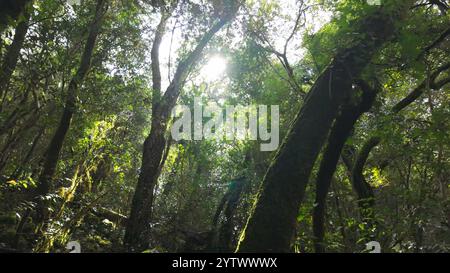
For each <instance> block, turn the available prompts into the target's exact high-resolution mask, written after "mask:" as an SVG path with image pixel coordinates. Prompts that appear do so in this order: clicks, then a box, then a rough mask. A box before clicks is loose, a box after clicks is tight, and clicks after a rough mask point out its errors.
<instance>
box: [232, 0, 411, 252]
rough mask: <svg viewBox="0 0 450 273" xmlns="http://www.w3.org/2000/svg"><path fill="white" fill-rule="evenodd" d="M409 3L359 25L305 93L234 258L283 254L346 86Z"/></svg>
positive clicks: (382, 10) (381, 11)
mask: <svg viewBox="0 0 450 273" xmlns="http://www.w3.org/2000/svg"><path fill="white" fill-rule="evenodd" d="M413 2H414V1H412V0H408V1H396V2H395V3H393V5H392V6H390V8H391V10H390V9H389V8H388V7H385V6H382V7H380V9H377V10H376V11H375V12H374V13H373V14H371V15H369V16H367V18H364V19H363V20H360V22H359V30H358V31H356V32H357V33H361V35H365V37H364V38H363V39H361V40H359V41H358V42H356V43H355V45H353V46H352V47H349V48H347V49H344V50H342V51H341V52H340V53H338V54H337V55H336V56H335V58H334V59H333V61H332V62H331V64H330V65H329V66H328V67H327V68H326V69H325V71H324V72H323V73H322V74H321V76H320V77H319V78H318V79H317V81H316V83H315V84H314V86H313V87H312V89H311V91H310V92H309V94H308V96H307V98H306V101H305V103H304V105H303V107H302V109H301V110H300V112H299V114H298V115H297V117H296V119H295V121H294V123H293V126H292V127H291V129H290V132H289V133H288V135H287V136H286V139H285V140H284V143H283V145H282V146H281V147H280V149H279V151H278V153H277V155H276V157H275V159H274V160H273V162H272V165H271V166H270V167H269V170H268V171H267V173H266V176H265V178H264V181H263V183H262V188H261V190H260V193H259V195H258V198H257V201H256V204H255V206H254V209H253V211H252V213H251V216H250V217H249V220H248V222H247V226H246V228H245V231H244V234H243V236H242V239H241V242H240V244H239V246H238V249H237V251H238V252H288V251H289V250H290V245H291V241H292V238H293V237H294V235H295V234H294V230H295V225H296V219H297V215H298V210H299V207H300V203H301V201H302V199H303V196H304V192H305V188H306V185H307V182H308V180H309V176H310V174H311V170H312V168H313V165H314V163H315V161H316V159H317V156H318V154H319V152H320V150H321V147H322V145H323V142H324V140H325V138H326V136H327V134H328V132H329V130H330V127H331V124H332V122H333V120H334V119H335V118H336V116H337V113H338V108H339V106H340V105H342V103H343V101H344V99H345V97H346V96H347V93H348V92H349V90H350V89H351V84H352V82H353V80H354V79H355V78H357V77H358V76H359V75H360V74H361V72H362V70H363V69H364V68H365V67H366V65H367V64H368V63H369V61H370V60H371V59H372V57H373V55H374V54H375V53H376V52H377V51H378V50H379V49H380V48H381V46H382V45H383V44H384V43H385V42H386V41H387V40H388V39H389V38H390V37H391V36H392V34H393V30H394V29H395V23H396V22H397V21H399V20H401V18H403V17H404V15H405V14H406V12H407V10H408V9H409V7H410V5H412V3H413Z"/></svg>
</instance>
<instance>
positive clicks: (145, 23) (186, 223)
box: [0, 0, 450, 253]
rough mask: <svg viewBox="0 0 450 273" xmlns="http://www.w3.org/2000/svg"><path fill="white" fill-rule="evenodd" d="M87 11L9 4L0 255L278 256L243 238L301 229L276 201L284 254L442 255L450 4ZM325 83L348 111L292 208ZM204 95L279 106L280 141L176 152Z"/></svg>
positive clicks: (202, 1) (272, 2) (197, 4)
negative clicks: (184, 109) (187, 118)
mask: <svg viewBox="0 0 450 273" xmlns="http://www.w3.org/2000/svg"><path fill="white" fill-rule="evenodd" d="M7 2H8V3H7ZM22 2H23V3H22ZM76 2H77V1H68V3H66V1H61V0H42V1H17V2H16V4H17V5H19V6H18V7H15V9H14V13H11V14H10V15H9V17H3V16H2V18H8V19H7V20H5V22H3V21H0V31H1V33H0V37H1V44H0V57H1V59H0V60H1V64H0V65H1V70H0V252H14V251H19V252H32V251H34V252H67V250H66V245H67V243H68V242H70V241H78V242H80V244H81V245H82V249H83V252H122V251H139V252H143V251H146V252H155V251H158V252H192V251H200V252H202V251H206V252H233V251H235V250H236V249H238V250H239V248H241V249H243V250H249V251H267V250H268V249H267V248H264V247H262V245H263V244H264V243H267V244H268V245H270V239H269V238H264V237H262V238H257V239H258V240H260V241H261V245H260V246H259V245H257V244H256V245H255V244H254V243H252V242H253V241H252V240H253V239H252V237H251V236H250V235H251V234H255V237H258V236H259V234H265V231H267V232H273V230H272V229H271V227H270V225H269V226H267V227H266V226H263V225H261V224H260V223H261V221H260V220H258V219H260V218H259V217H262V218H261V219H265V221H267V222H270V221H272V220H273V219H271V216H270V215H272V213H276V214H277V215H279V217H281V219H288V218H289V216H288V213H287V210H286V211H284V210H280V211H275V212H273V211H272V212H271V211H270V208H268V207H270V205H271V204H270V203H264V202H266V201H267V200H280V199H281V200H287V201H289V202H290V203H294V204H295V205H293V206H292V209H294V210H295V219H294V220H295V223H293V222H292V221H291V222H292V225H293V227H294V228H293V233H294V236H290V234H285V237H289V238H288V240H289V250H290V251H292V252H300V253H304V252H322V251H327V252H363V251H365V244H366V243H367V242H368V241H373V240H375V241H379V242H380V244H381V246H382V250H383V251H384V252H448V251H450V183H449V177H450V146H449V144H450V134H449V132H450V119H449V116H450V92H449V82H450V70H449V69H450V58H449V56H450V54H449V53H450V38H449V37H450V36H449V34H450V29H449V25H450V24H449V22H450V20H449V19H450V17H449V16H450V15H449V13H450V12H448V7H449V5H450V4H449V1H446V0H440V1H431V0H418V1H411V0H408V1H387V0H386V1H381V5H376V4H375V5H374V4H373V3H372V2H373V1H363V0H358V1H354V0H352V1H350V0H320V1H319V0H292V1H276V0H248V1H237V0H228V1H227V0H223V1H220V0H195V1H194V0H165V1H164V0H159V1H148V0H132V1H131V0H130V1H119V0H83V1H79V3H78V4H76ZM0 3H1V5H2V7H0V9H1V10H2V13H8V12H9V8H10V7H9V8H8V9H7V8H6V7H7V5H11V4H10V3H9V1H1V2H0ZM399 3H403V4H399ZM404 3H408V4H407V6H406V4H404ZM403 6H404V7H403ZM17 14H19V15H17ZM382 16H388V18H390V21H389V24H392V25H391V27H389V29H381V28H383V26H381V25H371V24H370V23H373V22H377V20H379V18H380V17H382ZM382 18H384V17H382ZM2 20H4V19H2ZM391 21H392V22H391ZM386 26H389V25H388V23H386ZM378 28H380V29H378ZM372 42H373V43H372ZM361 45H362V46H361ZM361 48H362V49H361ZM358 50H359V51H358ZM346 54H347V55H346ZM347 56H350V57H351V58H352V59H350V57H348V58H347ZM218 60H219V61H218ZM342 60H344V61H348V63H351V65H350V66H351V67H349V69H348V70H346V72H343V73H341V74H339V71H338V72H335V74H334V75H335V77H338V78H339V77H341V78H343V79H342V85H340V83H335V82H339V79H337V80H335V79H334V78H333V74H330V76H329V77H328V74H327V73H328V72H327V71H331V72H330V73H332V72H333V67H334V66H333V65H334V64H338V65H339V64H340V63H343V62H344V61H342ZM349 60H350V61H349ZM353 64H354V65H353ZM345 65H346V64H345V63H344V64H343V66H344V67H345ZM225 66H226V69H225ZM336 66H337V65H336ZM359 66H361V69H359V70H358V69H357V68H359ZM330 67H331V70H330ZM215 70H218V71H215ZM353 71H355V73H356V72H357V73H358V75H355V74H354V73H352V72H353ZM214 73H216V74H217V75H214ZM347 83H348V85H347ZM321 84H323V85H325V86H326V87H327V88H328V87H330V88H329V90H328V89H327V90H326V92H325V93H327V94H328V93H329V98H326V99H323V101H324V104H323V107H321V108H323V109H320V110H318V111H328V109H330V111H331V108H332V106H333V105H334V106H335V107H336V113H335V114H336V115H335V116H333V117H332V120H330V126H329V128H326V129H327V130H326V132H324V134H322V136H323V140H324V141H323V143H320V147H318V150H317V152H318V155H317V158H316V157H313V156H312V158H311V160H310V161H311V162H310V163H311V173H307V172H305V175H306V177H307V181H306V182H308V181H309V183H306V182H305V183H304V187H305V188H304V193H301V194H300V192H299V195H298V196H297V195H295V198H294V197H293V198H292V199H289V198H290V197H292V194H291V193H290V192H289V189H294V188H291V187H290V185H289V184H288V183H291V182H289V181H288V179H287V178H292V181H293V182H292V183H297V180H298V183H302V182H300V180H301V179H300V178H299V177H301V175H302V174H298V173H297V172H302V170H303V169H302V168H303V166H291V165H293V164H292V162H304V161H301V160H300V161H295V159H292V161H290V160H286V158H289V157H287V156H283V155H284V154H285V153H283V152H284V151H286V150H289V151H290V154H292V156H297V155H298V156H299V157H301V156H302V153H305V154H307V153H308V151H306V150H301V149H300V148H299V149H300V150H299V151H297V150H296V148H295V147H296V146H297V144H298V147H303V146H301V145H300V144H299V143H295V142H294V141H293V140H295V139H297V138H295V137H296V136H297V135H300V137H299V138H298V139H302V138H301V135H302V134H303V135H307V134H308V133H309V132H304V131H301V130H299V132H298V134H297V132H296V128H306V127H301V126H300V125H299V126H297V125H296V124H302V123H301V122H302V120H303V119H304V120H310V121H315V120H316V118H319V117H320V116H321V113H317V115H311V116H308V115H307V114H306V113H309V112H308V111H307V110H305V109H310V111H311V112H313V111H314V110H315V109H314V108H311V107H312V105H313V104H312V103H313V102H314V101H315V99H316V96H315V94H316V93H315V92H317V94H319V93H318V92H320V86H321ZM335 84H336V85H335ZM332 86H333V87H334V86H341V87H342V89H346V90H334V89H333V88H331V87H332ZM347 87H348V88H347ZM344 91H345V92H346V95H345V97H344V96H343V97H342V99H341V100H340V99H339V96H338V95H334V94H335V93H336V94H338V93H339V92H342V93H344ZM368 92H369V93H370V92H372V93H371V94H373V100H372V101H370V103H368V104H369V105H366V106H367V107H366V108H367V109H364V110H362V108H364V106H363V105H362V104H363V103H364V102H366V103H367V101H366V98H367V97H366V95H367V94H369V93H368ZM194 98H200V99H201V100H202V101H203V103H204V104H205V105H206V104H208V103H210V102H215V103H216V104H217V105H219V106H220V107H223V108H225V107H227V106H230V105H238V104H239V105H279V109H280V125H279V126H280V142H283V139H285V141H284V142H283V143H281V144H280V146H279V150H278V151H274V152H264V151H261V150H260V144H261V142H262V141H260V140H258V141H254V140H238V139H235V140H225V139H207V140H201V141H200V140H192V141H190V140H175V139H173V138H172V136H171V135H170V126H171V124H172V120H171V118H170V114H171V109H172V106H175V105H176V104H178V105H187V106H189V107H190V108H191V110H192V112H194V109H193V107H194ZM318 99H319V97H318V96H317V100H318ZM325 100H331V102H332V103H333V104H330V105H331V106H330V107H328V104H326V102H325ZM308 103H311V104H308ZM334 103H335V104H334ZM310 105H311V107H310ZM352 107H353V108H352ZM358 107H359V108H358ZM348 109H350V110H349V111H350V113H357V116H356V117H354V121H353V122H351V119H349V118H348V117H347V118H346V116H345V114H344V113H345V111H346V110H348ZM298 113H300V114H298ZM302 113H303V114H302ZM305 115H306V116H305ZM330 117H331V116H330ZM340 118H342V120H341V121H342V122H344V123H345V122H347V123H349V124H348V130H347V132H345V133H343V134H341V135H339V131H338V130H339V129H341V130H342V128H344V127H341V125H339V124H341V123H339V119H340ZM205 119H207V118H205ZM297 122H298V123H297ZM331 122H332V124H331ZM344 123H342V124H344ZM321 124H322V123H321V122H319V124H317V125H318V126H319V125H321ZM332 125H334V126H332ZM323 126H325V125H323ZM272 129H273V128H272ZM324 130H325V127H324ZM311 133H312V132H311ZM337 135H339V138H338V137H337ZM340 139H342V141H341V142H339V140H340ZM290 140H292V141H290ZM291 143H292V144H295V145H293V146H290V145H291ZM336 143H340V144H341V146H342V147H340V148H339V149H337V147H338V146H339V144H336ZM305 145H306V144H305ZM294 146H295V147H294ZM333 148H336V149H334V150H333ZM333 152H334V154H335V162H334V164H333V160H330V159H329V155H330V156H331V155H332V154H333ZM328 153H330V154H328ZM292 156H291V157H290V158H292ZM331 157H332V156H331ZM327 164H328V165H327ZM278 166H285V169H281V167H278ZM289 168H290V169H289ZM281 170H283V171H281ZM290 170H291V171H290ZM277 171H280V172H282V173H283V174H285V175H282V176H275V177H274V178H272V176H274V175H272V176H271V174H275V173H276V172H277ZM322 171H324V172H327V173H329V175H330V177H329V179H328V180H329V182H330V183H329V185H327V186H326V183H327V182H326V181H327V179H324V180H323V181H324V182H321V181H322V180H321V179H322V178H323V177H327V175H326V174H323V176H322V174H321V172H322ZM277 177H278V178H277ZM297 178H299V179H297ZM277 179H278V180H277ZM271 183H277V184H276V185H281V186H280V188H279V189H280V191H278V188H277V189H276V190H274V191H272V193H273V195H271V189H272V186H271V185H272V184H271ZM321 183H325V184H321ZM358 183H359V184H358ZM284 185H285V186H284ZM302 185H303V184H302ZM295 189H297V188H295ZM320 194H322V195H323V197H324V198H322V199H323V200H322V199H321V198H318V196H319V195H320ZM301 199H302V200H301ZM300 203H301V205H300ZM297 205H298V206H299V209H298V210H297V207H296V206H297ZM275 207H276V204H274V208H275ZM280 207H281V205H280ZM318 207H320V208H323V213H322V214H323V216H322V217H323V219H322V218H320V219H322V223H321V222H320V219H319V220H317V221H318V222H316V219H313V215H314V217H319V216H316V215H320V213H319V212H318V213H315V212H314V211H315V209H316V210H317V208H318ZM264 216H267V217H268V218H267V219H266V218H264ZM286 221H287V222H289V221H290V219H289V221H288V220H286ZM274 222H277V223H275V224H280V225H281V224H282V223H281V222H282V221H274ZM287 226H288V225H287ZM313 226H314V228H313ZM321 228H322V229H323V230H322V233H323V234H322V235H320V233H321V230H320V229H321ZM262 229H266V230H265V231H261V230H262ZM318 234H319V235H318ZM282 237H283V236H281V235H280V238H282ZM321 237H323V238H321ZM273 238H277V235H276V234H274V237H273ZM281 241H282V240H280V242H281ZM238 245H239V247H238ZM280 247H281V248H282V247H283V246H280ZM281 248H280V249H281ZM274 249H276V250H278V249H279V248H277V247H274Z"/></svg>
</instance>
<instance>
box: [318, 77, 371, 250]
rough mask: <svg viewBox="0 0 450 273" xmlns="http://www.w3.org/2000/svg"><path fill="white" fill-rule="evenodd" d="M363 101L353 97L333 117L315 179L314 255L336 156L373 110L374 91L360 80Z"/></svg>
mask: <svg viewBox="0 0 450 273" xmlns="http://www.w3.org/2000/svg"><path fill="white" fill-rule="evenodd" d="M359 85H360V87H361V89H362V90H363V92H362V98H361V100H360V101H359V102H356V103H355V102H352V101H353V100H355V98H353V99H350V102H348V103H346V104H345V105H344V106H343V107H342V109H341V112H340V114H339V116H338V117H337V118H336V121H335V123H334V125H333V127H332V129H331V133H330V136H329V137H328V144H327V146H326V148H325V151H324V153H323V158H322V161H321V163H320V168H319V172H318V174H317V179H316V200H315V206H314V210H313V233H314V237H315V242H314V247H315V251H316V252H317V253H322V252H325V246H324V244H323V238H324V235H325V225H324V222H325V210H326V208H325V205H326V197H327V195H328V191H329V188H330V185H331V180H332V177H333V175H334V172H335V171H336V166H337V163H338V161H339V157H340V155H341V152H342V148H343V147H344V144H345V142H346V141H347V139H348V137H349V136H350V135H351V133H352V131H353V129H354V126H355V124H356V122H357V121H358V119H359V118H360V117H361V115H362V114H363V113H365V112H367V111H369V110H370V108H371V107H372V105H373V103H374V101H375V98H376V94H377V93H378V92H377V90H379V89H372V88H370V87H369V86H368V85H367V84H366V83H364V82H361V81H359Z"/></svg>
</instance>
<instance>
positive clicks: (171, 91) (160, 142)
mask: <svg viewBox="0 0 450 273" xmlns="http://www.w3.org/2000/svg"><path fill="white" fill-rule="evenodd" d="M231 18H232V16H225V17H222V18H221V19H220V20H219V21H218V22H216V23H215V24H214V25H213V26H212V27H211V29H209V30H208V31H207V32H206V33H205V34H204V36H203V37H202V38H201V39H200V41H199V42H198V44H197V46H196V47H195V49H194V50H193V51H192V52H190V53H189V54H188V55H187V57H186V59H185V60H183V61H182V62H181V63H180V64H179V65H178V67H177V70H176V72H175V75H174V78H173V80H172V82H171V83H170V85H169V87H168V88H167V90H166V92H165V93H164V95H162V96H161V95H160V94H159V92H158V89H160V88H161V85H160V81H159V82H158V79H157V78H156V79H155V78H154V79H153V80H154V82H153V86H154V90H153V91H154V93H153V94H154V95H153V102H152V104H153V108H152V127H151V131H150V135H149V136H148V137H147V138H146V140H145V142H144V149H143V156H142V166H141V173H140V175H139V179H138V183H137V186H136V190H135V192H134V196H133V201H132V204H131V212H130V217H129V221H128V223H127V228H126V232H125V238H124V245H125V247H126V248H127V249H128V250H129V251H143V250H145V249H146V248H147V247H148V242H149V240H150V234H149V232H150V223H151V213H152V206H153V194H154V193H153V191H154V189H155V186H156V184H157V181H158V177H159V174H160V171H161V168H162V165H163V154H164V151H165V149H166V147H167V145H166V143H167V139H166V136H165V134H166V130H167V126H168V123H169V119H170V113H171V111H172V108H173V107H174V106H175V104H176V101H177V100H178V96H179V94H180V90H181V89H182V87H183V85H184V82H185V81H186V78H187V76H188V75H189V73H190V71H191V69H192V68H193V67H194V66H195V65H196V64H197V62H198V61H199V59H200V57H201V53H202V52H203V49H204V48H205V47H206V46H207V44H208V43H209V41H210V40H211V39H212V38H213V36H214V35H215V34H216V33H217V32H218V31H219V30H220V29H221V28H222V27H223V26H224V25H225V24H226V23H228V22H229V21H230V20H231ZM156 35H158V32H157V33H156ZM155 41H157V39H155ZM157 48H159V46H156V47H155V45H154V47H153V50H156V49H157ZM153 50H152V51H153ZM158 50H159V49H158ZM152 57H157V58H159V56H158V55H157V54H153V52H152ZM155 61H156V62H158V67H159V60H153V62H155ZM155 69H156V72H157V73H156V74H154V75H153V77H155V76H156V77H158V75H159V78H160V73H159V69H157V67H156V64H152V70H155ZM155 92H156V93H155ZM167 149H168V147H167Z"/></svg>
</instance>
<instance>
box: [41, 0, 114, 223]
mask: <svg viewBox="0 0 450 273" xmlns="http://www.w3.org/2000/svg"><path fill="white" fill-rule="evenodd" d="M105 7H107V0H98V1H97V6H96V9H95V15H94V18H93V21H92V23H91V26H90V29H89V35H88V38H87V41H86V45H85V47H84V51H83V55H82V57H81V62H80V66H79V67H78V70H77V72H76V74H75V75H74V77H73V78H72V80H71V81H70V84H69V87H68V90H67V98H66V101H65V105H64V110H63V114H62V116H61V119H60V122H59V124H58V127H57V129H56V131H55V133H54V135H53V137H52V139H51V141H50V144H49V146H48V148H47V150H46V152H45V154H44V157H43V169H42V172H41V174H40V176H39V180H38V185H37V189H36V194H37V195H38V196H43V195H46V194H48V193H50V191H51V180H52V178H53V175H54V174H55V170H56V166H57V164H58V160H59V156H60V153H61V150H62V148H63V143H64V140H65V138H66V135H67V132H68V131H69V128H70V124H71V122H72V117H73V115H74V114H75V112H76V109H77V106H76V101H77V93H78V89H79V88H80V85H81V84H82V83H83V81H84V78H85V76H86V74H87V73H88V71H89V68H90V65H91V59H92V55H93V52H94V48H95V44H96V41H97V37H98V34H99V32H100V28H101V24H102V20H103V16H104V14H105ZM39 203H42V202H39ZM47 217H48V215H47V209H46V205H45V204H39V205H38V222H39V223H42V222H43V221H45V220H46V218H47Z"/></svg>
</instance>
